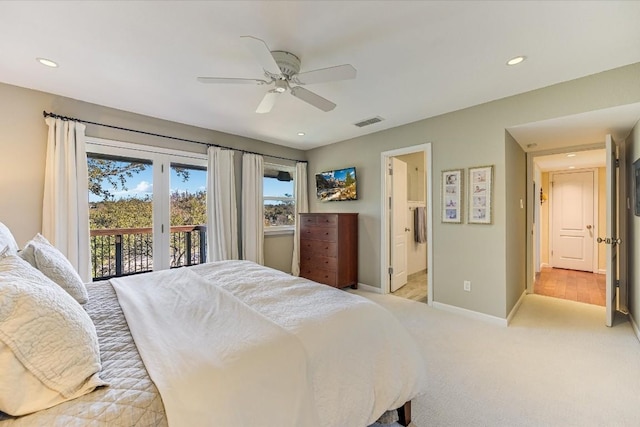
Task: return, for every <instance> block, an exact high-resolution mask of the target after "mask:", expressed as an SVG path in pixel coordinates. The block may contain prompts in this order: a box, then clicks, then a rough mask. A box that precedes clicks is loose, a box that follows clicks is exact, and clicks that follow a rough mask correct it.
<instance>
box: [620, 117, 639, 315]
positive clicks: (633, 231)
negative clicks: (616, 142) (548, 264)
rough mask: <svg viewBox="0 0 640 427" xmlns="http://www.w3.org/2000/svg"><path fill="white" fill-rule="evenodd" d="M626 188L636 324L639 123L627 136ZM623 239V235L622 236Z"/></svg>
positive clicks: (632, 306) (631, 299) (631, 300)
mask: <svg viewBox="0 0 640 427" xmlns="http://www.w3.org/2000/svg"><path fill="white" fill-rule="evenodd" d="M626 142H627V153H626V154H627V171H629V173H628V180H627V188H628V189H629V190H628V191H629V197H630V200H631V209H629V211H628V215H629V216H628V221H627V227H628V230H627V239H626V241H627V242H628V243H629V246H628V249H629V252H628V256H629V262H628V265H629V275H628V277H629V279H628V280H629V285H628V286H629V311H630V312H631V315H632V316H633V318H634V320H635V322H636V324H638V321H640V216H635V214H634V203H636V198H635V191H636V190H635V179H634V176H633V162H634V161H636V160H638V158H640V123H637V124H636V126H635V127H634V128H633V131H632V132H631V135H629V137H628V138H627V141H626ZM623 239H624V237H623Z"/></svg>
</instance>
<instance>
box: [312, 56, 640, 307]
mask: <svg viewBox="0 0 640 427" xmlns="http://www.w3.org/2000/svg"><path fill="white" fill-rule="evenodd" d="M408 96H409V95H408ZM639 101H640V64H634V65H631V66H627V67H622V68H618V69H615V70H611V71H608V72H605V73H600V74H596V75H592V76H588V77H585V78H582V79H578V80H573V81H569V82H565V83H561V84H558V85H555V86H551V87H547V88H543V89H539V90H536V91H532V92H528V93H525V94H521V95H517V96H513V97H510V98H505V99H501V100H497V101H494V102H490V103H487V104H483V105H479V106H476V107H472V108H468V109H465V110H460V111H455V112H452V113H449V114H444V115H442V116H438V117H433V118H429V119H426V120H421V121H418V122H415V123H411V124H408V125H405V126H400V127H397V128H393V129H389V130H385V131H381V132H377V133H373V134H370V135H366V136H362V137H359V138H354V139H351V140H348V141H343V142H339V143H336V144H332V145H329V146H325V147H320V148H317V149H314V150H310V151H309V152H308V153H307V156H308V160H309V176H310V177H313V174H315V173H317V172H320V171H322V170H327V169H333V168H338V167H344V166H356V167H357V168H358V186H359V187H358V192H359V200H357V201H353V202H339V203H319V202H317V201H316V200H314V199H312V200H310V209H311V211H320V212H330V211H336V212H359V213H360V216H359V250H360V253H359V257H360V258H359V260H360V262H359V280H360V282H361V283H365V284H367V285H370V286H375V287H380V286H381V285H380V271H381V268H380V257H381V252H380V242H381V236H380V230H381V224H380V217H381V200H380V194H381V188H380V185H381V176H380V153H381V152H384V151H388V150H392V149H396V148H402V147H408V146H413V145H418V144H423V143H425V142H431V143H432V154H433V171H432V175H431V176H432V177H433V179H434V181H433V182H434V186H433V190H434V197H433V202H434V206H433V212H434V224H433V242H434V247H433V256H434V265H433V266H432V267H433V274H434V283H433V288H434V300H435V301H436V302H439V303H442V304H448V305H452V306H457V307H462V308H465V309H469V310H473V311H477V312H481V313H485V314H489V315H493V316H497V317H500V318H505V317H506V316H507V314H508V313H509V312H510V311H511V309H512V308H513V304H514V303H513V294H514V289H520V288H521V287H522V288H523V287H524V284H514V283H511V282H512V280H519V279H516V278H517V277H519V276H520V271H521V270H522V269H523V268H524V267H523V266H520V265H518V266H516V267H513V266H509V267H507V265H506V264H507V262H511V260H512V256H511V255H509V256H507V253H506V251H507V248H511V247H512V246H513V241H511V240H510V241H509V242H508V244H507V236H506V233H507V230H509V233H511V232H512V231H513V230H514V228H517V227H519V226H520V222H521V221H520V219H519V218H516V219H514V220H511V218H509V223H507V216H512V215H516V216H518V217H519V215H520V212H519V211H518V210H517V209H514V208H513V203H514V202H513V200H511V199H509V200H507V190H508V193H509V197H510V198H511V197H513V195H514V194H515V195H516V196H517V197H518V198H519V193H520V191H521V189H520V187H521V186H520V184H516V185H514V186H513V187H509V188H508V189H507V183H506V179H508V178H511V177H513V176H515V175H516V174H517V173H518V172H517V171H516V170H515V169H513V168H509V169H507V167H506V164H505V163H506V161H507V158H508V159H509V161H510V162H511V161H512V160H515V161H516V162H517V163H518V164H520V153H518V152H517V150H515V149H513V148H512V147H509V148H507V145H506V141H505V129H507V128H510V127H512V126H516V125H519V124H525V123H531V122H537V121H541V120H546V119H551V118H557V117H562V116H566V115H571V114H579V113H584V112H588V111H592V110H598V109H603V108H609V107H613V106H617V105H624V104H630V103H635V102H639ZM390 114H391V113H390ZM511 144H512V142H510V143H509V145H511ZM507 150H509V153H508V154H507ZM345 159H351V160H345ZM481 165H494V166H495V176H494V180H495V190H494V201H493V213H494V220H493V224H491V225H470V224H466V223H465V224H443V223H442V222H441V221H440V215H439V212H440V191H439V184H440V173H441V171H442V170H446V169H455V168H468V167H471V166H481ZM520 173H522V174H523V175H524V174H525V173H526V172H525V168H523V169H522V170H521V172H520ZM310 181H311V180H310ZM313 190H314V188H313V184H310V188H309V191H310V194H313ZM518 203H519V201H518ZM507 205H508V206H507ZM517 235H518V236H522V237H521V238H522V243H521V244H522V245H523V246H524V245H525V241H524V231H523V232H522V233H520V232H517ZM514 257H515V262H516V263H520V262H522V260H521V259H520V258H521V256H520V254H519V253H518V254H515V255H514ZM507 276H508V277H509V283H507V282H508V281H507ZM464 280H471V282H472V292H464V290H463V281H464Z"/></svg>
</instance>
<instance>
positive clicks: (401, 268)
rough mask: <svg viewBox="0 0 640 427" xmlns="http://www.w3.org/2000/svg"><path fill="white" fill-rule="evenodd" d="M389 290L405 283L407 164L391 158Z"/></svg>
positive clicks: (394, 289)
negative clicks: (390, 269) (390, 270)
mask: <svg viewBox="0 0 640 427" xmlns="http://www.w3.org/2000/svg"><path fill="white" fill-rule="evenodd" d="M391 171H392V172H391V227H390V229H391V268H392V273H391V292H395V291H397V290H398V289H400V288H401V287H402V286H404V285H405V284H406V283H407V240H408V239H407V237H408V236H407V234H408V232H409V231H410V230H409V227H408V226H407V225H408V224H407V210H408V209H409V204H408V203H407V164H406V163H405V162H403V161H401V160H398V159H396V158H395V157H392V158H391Z"/></svg>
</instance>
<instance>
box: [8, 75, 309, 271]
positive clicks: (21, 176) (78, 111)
mask: <svg viewBox="0 0 640 427" xmlns="http://www.w3.org/2000/svg"><path fill="white" fill-rule="evenodd" d="M43 110H46V111H48V112H53V113H56V114H60V115H63V116H71V117H77V118H80V119H83V120H87V121H92V122H97V123H105V124H109V125H113V126H119V127H125V128H132V129H137V130H143V131H146V132H152V133H158V134H163V135H169V136H174V137H178V138H184V139H190V140H195V141H201V142H207V143H214V144H219V145H223V146H227V147H232V148H236V149H244V150H248V151H256V152H260V153H264V154H271V155H275V156H280V157H287V158H292V159H297V160H304V159H305V153H304V152H303V151H300V150H296V149H292V148H287V147H283V146H279V145H275V144H269V143H266V142H262V141H257V140H253V139H249V138H243V137H240V136H237V135H230V134H226V133H222V132H216V131H211V130H207V129H202V128H197V127H194V126H188V125H183V124H179V123H174V122H169V121H166V120H160V119H155V118H151V117H147V116H143V115H139V114H133V113H129V112H126V111H121V110H115V109H112V108H107V107H102V106H99V105H95V104H89V103H86V102H82V101H77V100H74V99H70V98H65V97H61V96H56V95H52V94H49V93H44V92H39V91H34V90H30V89H25V88H20V87H16V86H11V85H6V84H2V83H0V147H1V148H2V152H1V153H2V154H1V155H0V221H1V222H3V223H5V224H7V226H9V228H10V229H11V230H12V232H13V233H14V235H15V237H16V240H17V241H18V244H19V245H21V246H23V245H24V244H25V243H26V242H27V241H28V240H29V239H31V238H32V237H33V236H34V235H35V234H36V233H37V232H39V231H40V230H41V224H42V197H43V192H44V189H43V188H44V187H43V186H44V184H43V180H44V163H45V150H46V144H47V126H46V124H45V122H44V118H43V116H42V111H43ZM86 134H87V136H93V137H98V138H105V139H113V140H119V141H126V142H130V143H138V144H147V145H152V146H157V147H163V148H173V149H180V150H185V151H190V152H197V153H206V149H207V147H206V146H205V145H199V144H191V143H185V142H179V141H173V140H170V139H165V138H158V137H152V136H147V135H142V134H137V133H131V132H125V131H119V130H114V129H109V128H105V127H99V126H94V125H88V126H87V130H86ZM235 160H236V186H237V189H238V192H237V197H238V200H237V203H238V210H239V211H240V203H241V202H240V200H241V199H240V194H241V193H240V185H241V166H242V156H241V155H240V153H236V156H235ZM267 160H269V161H273V160H272V159H269V158H268V157H267ZM238 224H239V225H240V221H239V220H238ZM288 238H289V241H288V242H287V241H286V239H282V238H281V239H265V252H267V253H269V254H270V255H269V258H268V261H269V262H271V263H273V265H274V266H285V265H287V264H288V267H287V269H286V270H285V271H291V252H292V249H290V248H291V247H292V244H293V237H292V236H291V235H289V236H288ZM287 257H288V259H286V258H287Z"/></svg>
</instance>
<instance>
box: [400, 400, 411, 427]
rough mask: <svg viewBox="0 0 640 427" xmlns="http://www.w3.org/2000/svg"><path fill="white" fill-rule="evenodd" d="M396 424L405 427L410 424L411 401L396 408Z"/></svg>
mask: <svg viewBox="0 0 640 427" xmlns="http://www.w3.org/2000/svg"><path fill="white" fill-rule="evenodd" d="M398 423H399V424H400V425H402V426H405V427H406V426H408V425H409V424H411V401H408V402H406V403H405V404H404V405H403V406H401V407H399V408H398Z"/></svg>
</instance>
